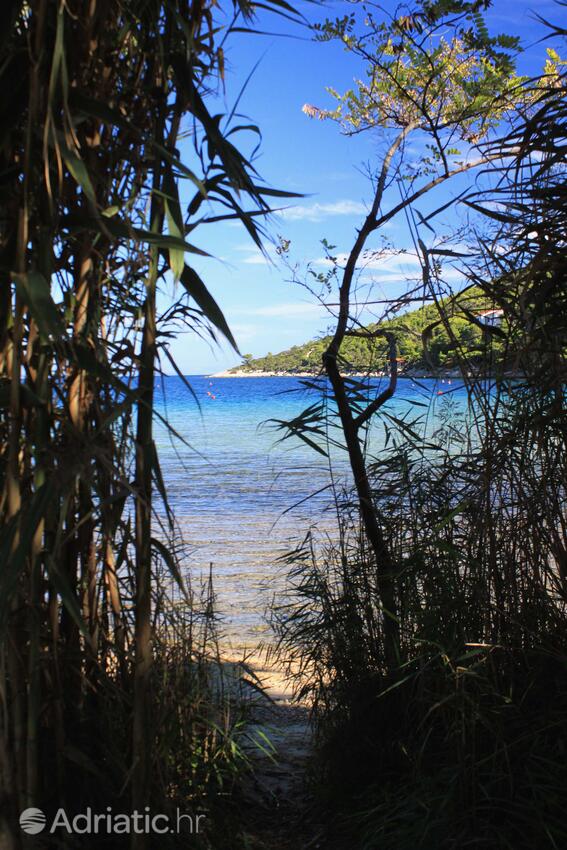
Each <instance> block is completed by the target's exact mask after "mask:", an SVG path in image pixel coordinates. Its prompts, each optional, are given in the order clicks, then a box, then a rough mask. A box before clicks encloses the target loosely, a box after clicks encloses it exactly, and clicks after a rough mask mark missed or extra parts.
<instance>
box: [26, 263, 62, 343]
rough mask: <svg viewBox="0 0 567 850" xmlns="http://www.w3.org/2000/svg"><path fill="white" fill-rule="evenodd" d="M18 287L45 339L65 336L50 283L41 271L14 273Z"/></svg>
mask: <svg viewBox="0 0 567 850" xmlns="http://www.w3.org/2000/svg"><path fill="white" fill-rule="evenodd" d="M14 280H15V281H16V289H17V291H18V294H19V295H20V297H21V298H22V300H23V301H25V303H26V304H27V305H28V307H29V310H30V313H31V315H32V317H33V319H34V321H35V323H36V324H37V326H38V328H39V333H40V335H41V336H42V337H44V339H48V338H49V337H50V336H51V337H53V338H54V339H61V338H62V337H63V336H65V326H64V324H63V320H62V318H61V315H60V313H59V310H58V309H57V305H56V304H55V302H54V300H53V298H52V297H51V290H50V286H49V283H48V282H47V280H46V279H45V278H44V276H43V275H42V274H40V273H39V272H27V273H26V274H14Z"/></svg>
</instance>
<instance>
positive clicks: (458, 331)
mask: <svg viewBox="0 0 567 850" xmlns="http://www.w3.org/2000/svg"><path fill="white" fill-rule="evenodd" d="M442 304H443V312H444V313H445V314H446V316H447V320H446V324H444V323H443V322H442V321H441V319H440V313H439V310H438V308H437V307H436V306H435V304H425V305H423V306H422V307H419V308H417V309H414V310H408V311H407V312H404V313H403V314H398V315H394V316H392V317H391V318H389V319H387V320H385V321H382V322H380V325H378V324H376V323H373V324H370V325H368V327H367V328H366V329H365V330H366V331H367V332H368V334H369V336H364V331H363V335H362V336H361V335H357V336H350V337H348V338H347V339H346V340H345V342H344V344H343V346H342V350H341V355H342V364H341V366H342V369H343V371H344V372H345V373H349V372H350V373H358V372H363V373H364V372H368V371H372V372H382V371H384V370H386V369H387V366H388V360H387V343H386V339H385V338H384V337H383V336H380V337H377V338H370V334H371V333H372V332H373V331H375V330H376V329H377V328H378V327H380V328H381V329H382V330H384V331H388V332H390V333H394V334H395V337H396V341H397V347H398V358H399V362H400V367H401V368H403V369H404V370H405V371H411V372H416V371H417V372H434V371H437V370H447V369H452V368H455V367H456V366H457V354H458V353H459V354H460V357H461V358H462V357H463V356H465V357H466V358H467V359H468V360H469V362H470V363H471V365H477V364H479V363H480V362H482V361H484V360H486V359H487V357H490V361H491V362H492V363H494V358H497V359H499V358H500V355H501V350H502V341H501V338H500V337H499V336H498V335H496V334H494V333H490V332H489V328H487V317H486V316H483V312H485V311H488V310H491V309H492V308H493V306H494V305H492V304H489V303H488V302H487V299H486V296H484V295H483V293H482V292H481V291H480V290H479V289H477V288H472V289H469V290H467V292H466V293H465V294H462V295H458V296H453V297H451V298H447V299H445V300H444V301H443V302H442ZM493 322H494V323H495V324H498V323H499V322H500V316H498V315H496V318H495V319H493ZM358 333H359V334H360V331H359V332H358ZM330 339H331V337H330V336H325V337H321V338H320V339H313V340H310V341H309V342H306V343H304V344H303V345H294V346H292V347H291V348H288V349H286V350H285V351H281V352H279V353H278V354H272V353H271V352H269V353H268V354H266V356H265V357H256V358H253V357H251V356H250V355H245V356H244V358H243V362H242V364H241V365H240V366H236V367H234V368H233V369H230V370H229V372H228V374H233V375H234V374H236V373H238V374H246V373H252V372H260V373H274V372H275V373H285V374H291V375H293V374H297V373H302V372H303V373H304V372H308V373H318V372H319V371H320V370H321V357H322V355H323V352H324V351H325V349H326V348H327V346H328V344H329V342H330Z"/></svg>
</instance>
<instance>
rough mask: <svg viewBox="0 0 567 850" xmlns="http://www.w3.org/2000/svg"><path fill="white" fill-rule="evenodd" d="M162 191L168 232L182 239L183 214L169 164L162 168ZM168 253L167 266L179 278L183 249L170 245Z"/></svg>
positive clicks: (183, 256)
mask: <svg viewBox="0 0 567 850" xmlns="http://www.w3.org/2000/svg"><path fill="white" fill-rule="evenodd" d="M163 192H164V195H165V214H166V218H167V229H168V231H169V234H170V235H171V236H175V237H176V238H177V239H179V240H181V241H183V236H184V232H183V215H182V213H181V204H180V203H179V192H178V189H177V183H176V181H175V178H174V176H173V170H172V168H171V166H169V165H167V166H166V167H165V169H164V175H163ZM168 253H169V267H170V268H171V271H172V272H173V276H174V278H175V280H179V278H180V277H181V274H182V272H183V266H184V265H185V251H184V250H183V249H182V248H177V247H171V248H170V249H169V252H168Z"/></svg>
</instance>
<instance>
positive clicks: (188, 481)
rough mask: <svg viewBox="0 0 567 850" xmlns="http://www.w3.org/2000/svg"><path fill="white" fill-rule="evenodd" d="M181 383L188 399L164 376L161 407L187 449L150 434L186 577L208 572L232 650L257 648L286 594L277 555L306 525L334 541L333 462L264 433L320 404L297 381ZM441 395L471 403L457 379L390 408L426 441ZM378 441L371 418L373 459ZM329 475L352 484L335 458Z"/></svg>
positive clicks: (404, 382) (404, 396)
mask: <svg viewBox="0 0 567 850" xmlns="http://www.w3.org/2000/svg"><path fill="white" fill-rule="evenodd" d="M187 380H188V382H189V384H190V385H191V389H192V391H193V392H192V393H191V392H190V391H189V390H188V389H187V387H186V386H185V385H184V383H183V381H182V380H181V379H180V378H178V377H169V378H166V379H164V382H163V386H162V385H160V387H159V388H158V397H157V400H158V404H159V409H160V412H161V414H162V415H163V416H167V418H168V421H169V422H170V424H171V426H172V427H173V428H174V429H175V431H176V432H177V433H178V434H179V437H181V438H183V440H184V441H186V443H187V444H189V445H186V444H185V443H184V442H182V441H181V440H180V439H176V438H175V437H173V436H172V435H170V434H169V433H168V432H167V430H166V429H165V427H164V426H163V425H162V424H159V423H158V424H157V425H156V445H157V448H158V453H159V457H160V463H161V468H162V474H163V478H164V480H165V483H166V487H167V490H168V495H169V500H170V504H171V506H172V508H173V510H174V512H175V515H176V519H177V522H178V524H179V527H180V529H181V531H182V534H183V537H184V540H185V542H186V544H187V549H186V554H185V555H184V558H183V569H184V571H185V573H186V574H187V575H188V576H190V577H191V578H192V580H193V583H194V584H195V583H196V581H197V580H198V579H199V577H201V576H202V577H206V575H207V574H208V570H209V565H210V564H212V565H213V578H214V587H215V591H216V593H217V609H218V611H219V612H220V613H221V615H222V623H223V628H224V631H225V633H226V634H227V636H228V637H229V638H231V639H232V640H233V642H234V643H236V644H238V645H243V644H246V645H249V646H253V645H255V644H257V643H258V640H259V639H261V638H262V637H264V636H266V632H267V626H266V624H265V619H264V612H265V610H266V608H267V606H268V604H269V602H270V599H271V597H272V595H273V594H274V593H277V592H278V590H279V589H280V588H282V587H283V583H284V573H285V569H284V567H283V565H282V564H281V563H278V558H279V557H281V556H282V555H284V554H285V553H286V552H288V551H289V550H290V549H291V548H293V546H294V545H295V544H296V543H297V542H298V540H299V539H300V538H302V537H303V536H304V535H305V532H306V531H307V529H308V528H309V526H310V525H311V524H313V523H315V524H317V525H318V527H319V528H321V529H323V530H328V531H329V532H330V533H331V534H332V533H333V531H332V530H333V522H332V511H331V510H330V491H329V489H324V488H328V485H329V483H330V480H331V479H330V469H329V461H328V460H327V459H326V458H324V457H322V456H321V455H320V454H317V453H316V452H315V451H314V450H313V449H311V448H309V447H308V446H306V445H305V444H304V443H302V442H301V441H299V440H298V439H296V438H294V439H293V440H286V441H285V442H284V443H283V444H282V443H278V439H279V438H280V437H281V432H277V431H276V430H275V428H274V426H273V424H271V425H270V424H269V421H270V420H273V419H283V420H289V419H291V418H293V417H294V416H297V415H298V414H299V413H300V412H301V411H302V410H303V409H304V408H305V407H307V405H308V404H311V403H313V401H314V400H315V397H314V396H313V395H312V394H306V392H305V391H304V390H303V391H302V383H301V381H300V380H298V379H296V378H207V377H203V376H191V377H189V378H188V379H187ZM438 393H442V394H443V395H438ZM445 394H447V395H446V396H445ZM447 398H450V399H451V400H452V402H453V404H454V405H456V406H457V407H460V408H463V407H464V405H465V403H466V393H465V391H464V389H463V388H462V387H461V386H460V385H459V384H458V383H457V382H455V381H453V382H452V385H451V386H449V385H448V384H447V382H445V383H444V384H441V383H440V382H436V381H433V380H420V381H419V384H418V383H416V382H414V381H413V380H411V379H401V380H400V381H399V384H398V390H397V393H396V396H395V398H394V399H392V400H391V401H390V402H388V406H387V411H388V412H389V413H390V414H392V415H393V416H396V417H401V416H404V415H406V416H410V417H411V418H414V417H416V416H422V417H425V418H426V420H427V430H428V432H429V433H430V432H431V431H432V430H434V429H435V427H437V425H438V424H439V412H440V410H441V409H442V407H441V406H440V405H442V404H443V403H445V404H446V402H447ZM424 421H425V419H424ZM384 440H385V430H384V423H383V422H380V421H378V423H377V425H376V426H375V427H374V428H373V431H372V435H371V440H370V443H371V448H372V450H374V451H375V450H377V449H379V448H380V446H381V445H383V443H384ZM332 469H333V475H334V476H335V478H336V480H337V481H338V482H339V483H340V482H341V481H345V482H346V481H348V480H349V470H348V465H347V459H346V456H345V453H344V452H343V451H341V450H340V449H334V450H333V451H332ZM321 490H322V491H323V492H319V493H318V494H317V495H313V494H316V493H317V491H321ZM310 497H311V498H310Z"/></svg>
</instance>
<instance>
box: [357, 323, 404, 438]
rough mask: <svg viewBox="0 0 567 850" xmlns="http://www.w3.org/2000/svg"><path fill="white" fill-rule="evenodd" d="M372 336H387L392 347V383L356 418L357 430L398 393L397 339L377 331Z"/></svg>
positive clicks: (390, 356) (388, 333) (387, 332)
mask: <svg viewBox="0 0 567 850" xmlns="http://www.w3.org/2000/svg"><path fill="white" fill-rule="evenodd" d="M372 336H385V337H386V338H387V340H388V343H389V345H390V351H389V356H388V360H389V363H390V383H389V385H388V386H387V387H386V389H385V390H384V391H383V392H381V393H380V395H379V396H377V398H375V399H374V401H373V402H372V403H371V404H369V405H368V407H367V408H366V410H363V411H362V413H359V415H358V416H357V417H355V420H354V424H355V427H356V428H357V429H359V428H361V427H362V425H364V423H365V422H367V421H368V420H369V419H370V417H371V416H374V414H375V413H376V411H377V410H379V409H380V408H381V407H382V405H383V404H385V403H386V402H387V401H388V399H390V398H392V396H393V395H394V393H395V392H396V384H397V383H398V361H397V358H396V355H397V353H398V352H397V346H396V337H395V336H394V334H393V333H390V332H389V331H382V330H376V331H374V333H373V334H372Z"/></svg>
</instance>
